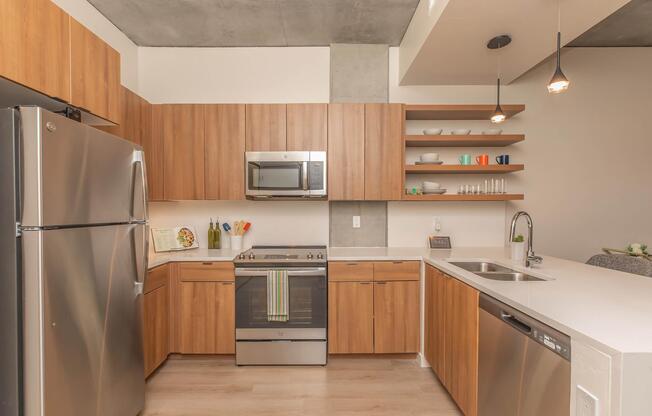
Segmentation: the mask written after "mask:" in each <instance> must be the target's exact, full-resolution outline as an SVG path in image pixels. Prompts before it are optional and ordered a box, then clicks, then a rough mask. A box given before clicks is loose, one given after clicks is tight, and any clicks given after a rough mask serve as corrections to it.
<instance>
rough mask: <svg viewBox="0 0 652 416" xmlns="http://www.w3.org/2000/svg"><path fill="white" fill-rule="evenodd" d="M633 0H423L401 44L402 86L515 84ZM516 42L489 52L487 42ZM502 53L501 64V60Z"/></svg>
mask: <svg viewBox="0 0 652 416" xmlns="http://www.w3.org/2000/svg"><path fill="white" fill-rule="evenodd" d="M559 2H561V29H562V30H561V31H562V44H563V45H565V44H566V43H568V42H571V41H572V40H573V39H575V38H576V37H578V36H579V35H581V34H582V33H584V32H586V31H587V30H588V29H590V28H591V27H593V26H594V25H595V24H597V23H598V22H600V21H601V20H603V19H605V18H606V17H607V16H609V15H610V14H612V13H614V12H615V11H616V10H618V9H619V8H621V7H622V6H624V5H625V4H627V3H629V0H421V2H420V3H419V6H418V7H417V10H416V12H415V15H414V17H413V18H412V21H411V23H410V26H409V27H408V30H407V32H406V34H405V36H404V37H403V41H402V42H401V45H400V67H399V68H400V72H399V76H400V85H489V84H493V83H495V82H496V77H497V74H498V67H499V66H500V73H501V78H502V80H503V81H504V82H505V83H510V82H512V81H513V80H515V79H516V78H518V77H519V76H521V75H522V74H524V73H525V72H527V71H528V70H529V69H530V68H532V67H534V66H535V65H537V64H538V63H540V62H541V61H543V60H544V59H546V58H547V57H549V56H550V55H551V54H553V53H554V52H555V49H556V33H557V20H558V19H557V16H558V13H557V10H558V9H557V5H558V4H559ZM501 34H509V35H510V36H511V37H512V43H511V44H510V45H509V46H507V47H505V48H504V49H502V50H500V51H499V52H498V51H490V50H489V49H487V46H486V45H487V41H488V40H489V39H491V38H492V37H494V36H496V35H501ZM498 55H499V58H500V65H499V62H498Z"/></svg>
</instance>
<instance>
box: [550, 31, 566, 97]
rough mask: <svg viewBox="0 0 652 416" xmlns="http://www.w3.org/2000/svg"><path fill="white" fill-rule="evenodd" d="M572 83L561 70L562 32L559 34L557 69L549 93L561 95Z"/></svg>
mask: <svg viewBox="0 0 652 416" xmlns="http://www.w3.org/2000/svg"><path fill="white" fill-rule="evenodd" d="M569 85H570V81H569V80H568V78H566V76H565V75H564V73H563V72H562V70H561V32H557V68H556V69H555V73H554V74H553V76H552V79H551V80H550V82H549V83H548V92H549V93H551V94H559V93H560V92H564V91H566V90H567V89H568V86H569Z"/></svg>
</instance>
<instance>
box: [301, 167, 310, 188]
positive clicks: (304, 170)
mask: <svg viewBox="0 0 652 416" xmlns="http://www.w3.org/2000/svg"><path fill="white" fill-rule="evenodd" d="M301 181H302V182H303V190H304V191H307V190H308V162H306V161H304V162H302V163H301Z"/></svg>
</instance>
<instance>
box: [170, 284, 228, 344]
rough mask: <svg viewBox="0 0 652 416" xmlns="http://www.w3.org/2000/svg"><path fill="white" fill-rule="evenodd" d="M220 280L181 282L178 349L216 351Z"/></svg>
mask: <svg viewBox="0 0 652 416" xmlns="http://www.w3.org/2000/svg"><path fill="white" fill-rule="evenodd" d="M218 285H219V282H184V281H181V282H179V327H180V328H179V334H180V339H179V350H180V351H179V352H181V353H182V354H215V353H217V309H218V306H217V291H218Z"/></svg>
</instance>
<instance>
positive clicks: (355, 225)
mask: <svg viewBox="0 0 652 416" xmlns="http://www.w3.org/2000/svg"><path fill="white" fill-rule="evenodd" d="M353 228H360V216H359V215H354V216H353Z"/></svg>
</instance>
